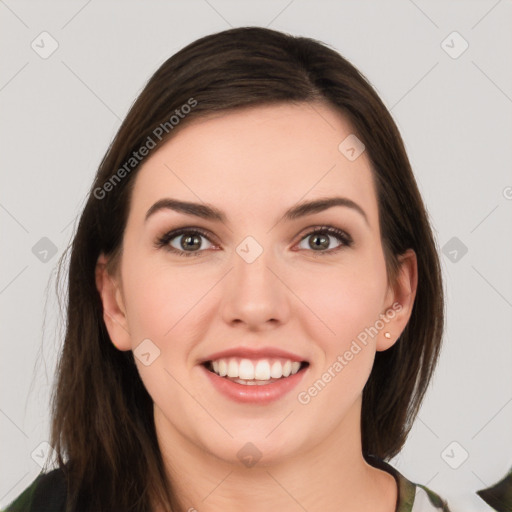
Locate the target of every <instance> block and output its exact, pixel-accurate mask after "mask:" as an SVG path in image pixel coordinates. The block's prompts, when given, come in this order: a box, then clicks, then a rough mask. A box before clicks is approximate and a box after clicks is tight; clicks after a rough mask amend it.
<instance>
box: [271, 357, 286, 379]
mask: <svg viewBox="0 0 512 512" xmlns="http://www.w3.org/2000/svg"><path fill="white" fill-rule="evenodd" d="M270 376H271V377H272V378H273V379H279V378H281V377H282V376H283V365H282V364H281V363H280V362H279V361H274V362H273V363H272V368H271V369H270Z"/></svg>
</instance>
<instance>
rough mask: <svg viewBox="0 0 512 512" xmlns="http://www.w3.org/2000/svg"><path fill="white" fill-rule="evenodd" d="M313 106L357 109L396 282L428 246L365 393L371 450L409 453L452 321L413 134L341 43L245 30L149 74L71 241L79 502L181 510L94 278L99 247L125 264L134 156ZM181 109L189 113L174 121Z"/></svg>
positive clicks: (65, 385) (70, 391)
mask: <svg viewBox="0 0 512 512" xmlns="http://www.w3.org/2000/svg"><path fill="white" fill-rule="evenodd" d="M312 101H323V102H325V103H326V104H328V105H329V106H330V107H331V108H333V109H335V110H336V111H338V112H339V113H340V114H341V115H343V116H345V117H346V118H347V119H348V120H349V122H350V123H351V125H352V127H353V130H354V133H356V134H357V137H358V138H359V139H360V140H361V141H362V142H363V143H364V145H365V146H366V152H367V155H368V156H369V158H370V161H371V165H372V175H373V178H374V180H375V183H376V187H377V196H378V209H379V221H380V225H381V236H382V245H383V248H384V254H385V259H386V268H387V272H388V280H389V282H390V283H393V282H394V279H395V278H396V276H397V271H398V269H399V262H398V256H399V255H401V254H403V253H404V252H405V251H406V250H407V249H408V248H412V249H413V250H414V251H415V252H416V255H417V261H418V288H417V293H416V298H415V303H414V307H413V310H412V313H411V317H410V320H409V322H408V324H407V326H406V328H405V330H404V331H403V332H402V334H401V336H400V339H399V340H398V341H397V342H396V343H395V344H394V345H393V346H392V347H391V348H390V349H388V350H386V351H384V352H377V354H376V358H375V362H374V366H373V369H372V372H371V375H370V377H369V380H368V382H367V384H366V386H365V388H364V390H363V402H362V420H361V422H362V425H361V428H362V446H363V455H364V456H365V457H366V456H369V455H373V456H376V457H379V458H381V459H389V458H391V457H392V456H394V455H396V454H397V453H398V451H399V450H400V449H401V448H402V446H403V444H404V442H405V440H406V437H407V435H408V433H409V431H410V428H411V426H412V422H413V420H414V418H415V416H416V414H417V412H418V409H419V407H420V404H421V402H422V400H423V397H424V394H425V391H426V389H427V387H428V384H429V381H430V379H431V376H432V373H433V370H434V367H435V364H436V362H437V358H438V355H439V351H440V347H441V339H442V332H443V326H444V296H443V286H442V279H441V270H440V263H439V259H438V252H437V248H436V244H435V241H434V238H433V235H432V231H431V227H430V224H429V219H428V215H427V212H426V209H425V206H424V204H423V201H422V198H421V196H420V193H419V191H418V187H417V184H416V181H415V179H414V176H413V173H412V170H411V166H410V163H409V160H408V157H407V154H406V151H405V148H404V144H403V141H402V138H401V136H400V134H399V132H398V129H397V127H396V125H395V122H394V121H393V119H392V117H391V115H390V113H389V112H388V110H387V109H386V107H385V106H384V104H383V103H382V101H381V100H380V98H379V96H378V95H377V93H376V92H375V91H374V89H373V88H372V86H371V85H370V84H369V82H368V80H367V79H366V78H365V77H364V76H363V75H362V74H361V73H360V72H359V71H358V70H357V69H356V68H355V67H354V66H353V65H352V64H350V63H349V62H348V61H347V60H345V59H344V58H343V57H342V56H341V55H340V54H339V53H338V52H337V51H335V50H334V49H331V48H329V47H328V46H327V45H325V44H323V43H321V42H319V41H316V40H314V39H310V38H305V37H296V36H292V35H288V34H285V33H282V32H277V31H274V30H270V29H265V28H259V27H241V28H235V29H231V30H226V31H223V32H219V33H216V34H212V35H208V36H205V37H202V38H201V39H198V40H196V41H195V42H193V43H191V44H189V45H188V46H186V47H185V48H183V49H182V50H181V51H179V52H178V53H176V54H175V55H173V56H172V57H170V58H169V59H168V60H167V61H165V62H164V63H163V64H162V65H161V66H160V68H159V69H158V70H157V71H156V72H155V73H154V75H153V76H152V77H151V78H150V80H149V81H148V82H147V84H146V86H145V88H144V89H143V91H142V92H141V93H140V95H139V96H138V98H137V100H136V101H135V103H134V104H133V106H132V107H131V109H130V111H129V113H128V115H127V116H126V119H125V120H124V122H123V123H122V125H121V127H120V128H119V131H118V132H117V134H116V136H115V138H114V140H113V142H112V143H111V145H110V147H109V148H108V150H107V152H106V154H105V156H104V158H103V160H102V161H101V164H100V166H99V169H98V171H97V174H96V177H95V180H94V183H93V184H92V186H91V189H90V192H89V195H88V198H87V202H86V205H85V207H84V210H83V212H82V215H81V217H80V220H79V224H78V227H77V231H76V234H75V236H74V238H73V241H72V243H71V244H70V247H68V249H70V250H71V256H70V260H69V275H68V287H67V291H68V298H67V322H66V334H65V340H64V346H63V350H62V355H61V357H60V360H59V363H58V375H57V380H56V383H55V387H54V392H53V395H52V432H51V445H52V446H53V447H54V449H55V451H56V453H57V456H58V459H57V460H58V464H59V466H60V467H62V468H63V469H65V471H66V473H67V475H68V506H69V507H70V508H69V510H75V508H74V507H77V509H78V510H83V511H90V512H92V511H94V512H101V511H105V512H107V511H108V512H112V511H113V510H123V511H125V512H126V511H134V512H135V511H149V510H151V505H154V504H155V503H156V502H158V503H161V504H162V506H164V507H165V508H166V509H167V510H173V511H177V510H179V506H178V499H177V496H176V495H175V494H174V492H173V489H172V485H171V483H170V482H168V481H167V479H166V474H165V470H164V465H163V462H162V457H161V454H160V451H159V447H158V443H157V440H156V433H155V427H154V422H153V407H152V405H153V404H152V400H151V397H150V396H149V394H148V393H147V391H146V389H145V387H144V385H143V383H142V381H141V379H140V377H139V374H138V371H137V368H136V365H135V363H134V359H133V354H132V352H131V351H127V352H122V351H119V350H117V349H116V348H115V347H114V345H113V344H112V342H111V341H110V338H109V335H108V332H107V330H106V327H105V324H104V321H103V313H102V303H101V299H100V296H99V293H98V291H97V289H96V286H95V266H96V262H97V259H98V256H99V255H100V253H101V252H104V253H105V254H106V255H107V256H110V257H111V259H110V262H109V265H110V270H111V271H114V270H115V268H116V264H117V262H118V257H119V254H120V249H121V247H122V239H123V233H124V229H125V225H126V221H127V216H128V211H129V208H130V197H131V192H132V188H133V182H134V177H135V175H136V173H137V170H138V169H139V167H140V164H138V163H137V162H135V161H134V160H131V159H133V158H134V156H133V155H134V152H137V151H138V150H139V149H140V148H141V147H142V146H144V145H146V146H147V145H148V140H149V139H148V138H151V139H152V140H153V142H157V143H158V144H163V143H164V142H165V141H166V140H167V139H168V138H169V137H172V136H173V134H174V133H176V132H177V131H178V130H181V129H183V127H186V126H187V124H188V123H189V122H190V121H192V120H194V119H198V118H199V117H201V116H208V115H211V114H212V113H214V112H216V111H228V110H230V109H239V108H242V107H245V106H256V105H269V104H279V103H283V102H295V103H297V102H312ZM184 105H188V106H189V107H188V108H184V107H183V106H184ZM176 109H178V110H179V111H180V112H181V113H182V114H183V115H182V116H179V121H176V119H177V118H176V119H174V120H173V121H170V120H171V118H172V116H173V115H174V116H175V117H176ZM158 127H160V130H157V128H158ZM162 127H163V128H162ZM155 130H156V132H155ZM155 133H158V134H159V136H158V137H156V135H155ZM127 163H129V165H127ZM121 169H124V171H121ZM107 183H109V185H107ZM65 255H66V253H64V255H63V257H62V258H61V261H60V262H59V276H60V273H61V270H62V264H63V259H64V257H65Z"/></svg>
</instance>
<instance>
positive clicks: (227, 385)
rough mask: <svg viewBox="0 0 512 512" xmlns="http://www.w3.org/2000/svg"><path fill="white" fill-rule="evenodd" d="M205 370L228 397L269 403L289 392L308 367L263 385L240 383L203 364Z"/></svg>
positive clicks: (214, 383) (217, 388)
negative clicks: (218, 373) (214, 371)
mask: <svg viewBox="0 0 512 512" xmlns="http://www.w3.org/2000/svg"><path fill="white" fill-rule="evenodd" d="M201 367H202V369H203V371H204V372H205V373H206V375H207V377H208V378H209V379H210V382H211V383H212V384H213V387H214V388H215V389H216V390H217V391H219V392H220V393H222V394H223V395H224V396H226V397H227V398H230V399H231V400H234V401H235V402H241V403H253V404H268V403H270V402H274V401H276V400H279V399H280V398H282V397H283V396H284V395H286V394H287V393H289V392H290V391H291V390H292V389H293V388H294V387H295V386H297V384H298V383H299V382H300V381H301V380H302V377H303V376H304V373H306V371H307V368H308V367H306V368H302V369H301V370H299V371H298V372H297V373H295V374H294V375H290V376H289V377H284V378H281V379H279V380H277V381H275V382H271V383H269V384H262V385H254V386H251V385H246V384H238V383H237V382H233V381H231V380H229V379H226V378H224V377H220V376H219V375H217V374H216V373H213V372H211V371H210V370H208V369H207V368H205V367H204V366H203V365H201Z"/></svg>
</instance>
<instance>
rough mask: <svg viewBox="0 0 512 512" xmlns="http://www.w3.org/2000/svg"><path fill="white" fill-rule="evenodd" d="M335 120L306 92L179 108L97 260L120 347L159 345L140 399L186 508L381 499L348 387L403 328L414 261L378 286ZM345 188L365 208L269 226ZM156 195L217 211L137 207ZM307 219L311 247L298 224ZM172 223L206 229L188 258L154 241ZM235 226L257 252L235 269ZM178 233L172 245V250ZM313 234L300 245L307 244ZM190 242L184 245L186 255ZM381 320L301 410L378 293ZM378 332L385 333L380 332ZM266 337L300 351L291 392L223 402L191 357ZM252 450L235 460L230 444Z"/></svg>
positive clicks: (372, 215) (380, 257)
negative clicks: (207, 108)
mask: <svg viewBox="0 0 512 512" xmlns="http://www.w3.org/2000/svg"><path fill="white" fill-rule="evenodd" d="M351 133H352V130H351V127H350V124H349V123H348V122H347V121H346V120H345V119H344V118H343V117H342V116H341V115H340V114H339V113H337V112H336V111H334V110H333V109H331V108H329V107H328V106H326V105H324V104H322V103H314V104H307V103H304V104H299V105H279V106H264V107H262V106H259V107H252V108H249V109H244V110H237V111H234V112H229V113H225V112H224V113H222V114H220V115H219V114H217V115H216V116H215V117H211V118H208V119H201V120H195V121H194V122H193V123H191V124H190V125H189V126H186V127H184V128H183V130H182V131H180V132H178V133H177V134H176V135H175V137H174V138H172V139H170V140H169V141H167V142H166V143H165V144H164V145H163V146H162V147H160V148H158V149H157V150H155V151H154V153H152V154H151V155H150V156H149V157H148V159H147V160H146V161H145V162H144V163H143V165H142V168H141V169H140V171H139V173H138V175H137V177H136V182H135V187H134V190H133V197H132V202H131V206H130V212H129V218H128V223H127V227H126V230H125V233H124V239H123V254H122V259H121V264H120V267H119V272H117V273H116V275H113V276H110V275H108V274H107V272H106V269H105V262H106V258H105V256H104V255H101V256H100V258H99V259H98V265H97V274H96V275H97V278H96V279H97V287H98V290H99V292H100V294H101V297H102V301H103V306H104V320H105V323H106V326H107V328H108V331H109V334H110V337H111V339H112V342H113V343H114V344H115V346H116V347H117V348H118V349H119V350H133V349H135V348H136V347H137V346H138V345H139V344H140V343H141V341H142V340H144V339H147V338H149V339H150V340H152V342H153V343H154V344H155V345H156V346H157V347H158V348H159V350H160V356H159V357H157V358H156V359H155V360H154V362H153V363H152V364H151V365H149V366H145V365H144V364H142V363H141V362H140V361H139V360H138V359H137V358H135V361H136V363H137V366H138V370H139V373H140V376H141V378H142V380H143V382H144V384H145V386H146V388H147V390H148V392H149V393H150V395H151V397H152V398H153V401H154V417H155V425H156V429H157V435H158V440H159V444H160V447H161V451H162V454H163V456H164V460H165V461H166V469H167V472H168V475H169V477H170V478H171V481H172V483H173V485H174V488H175V489H177V491H178V493H179V494H178V495H179V496H180V499H181V500H182V503H183V506H184V509H185V510H188V509H189V508H191V507H195V509H197V510H198V511H221V510H222V511H230V510H233V511H234V510H246V511H261V510H287V511H295V510H297V511H301V510H303V508H302V507H304V508H305V509H306V510H308V511H309V512H314V511H320V510H321V511H324V512H325V511H330V510H333V511H334V510H340V504H343V505H344V506H345V507H346V508H345V509H346V510H351V511H356V512H359V511H370V510H371V511H373V512H375V511H377V512H378V511H388V512H389V511H393V510H395V503H396V499H397V489H396V484H395V481H394V479H393V477H392V476H391V475H390V474H388V473H387V472H384V471H381V470H379V469H376V468H373V467H372V466H369V465H368V464H367V463H366V462H365V461H364V459H363V456H362V452H361V430H360V413H361V398H362V390H363V387H364V385H365V383H366V381H367V379H368V377H369V375H370V372H371V368H372V364H373V360H374V356H375V352H376V351H377V350H386V349H387V348H389V347H390V346H392V345H393V344H394V343H395V341H396V340H397V338H398V337H399V335H400V333H401V332H402V331H403V329H404V328H405V326H406V324H407V322H408V320H409V317H410V314H411V310H412V306H413V302H414V297H415V294H416V286H417V263H416V255H415V254H414V252H413V251H412V250H409V251H408V252H407V253H406V255H405V256H404V257H403V262H402V266H401V273H400V276H399V279H398V282H397V283H395V284H394V285H393V286H388V283H387V275H386V267H385V260H384V253H383V249H382V245H381V240H380V227H379V218H378V210H377V196H376V191H375V188H374V184H373V181H372V176H371V170H370V163H369V160H368V158H367V155H366V153H363V154H362V155H361V156H360V157H359V158H357V159H356V160H355V161H352V162H351V161H349V160H348V159H347V158H346V157H345V156H344V155H343V154H342V153H341V152H340V151H339V150H338V145H339V144H340V142H341V141H342V140H344V139H345V138H346V137H347V136H348V135H349V134H351ZM330 196H344V197H347V198H350V199H351V200H353V201H355V202H356V203H357V204H359V206H361V208H363V210H364V211H365V212H366V215H367V217H368V224H367V223H366V221H365V220H364V218H363V216H361V215H360V214H359V213H358V212H356V211H355V210H353V209H350V208H347V207H342V206H341V207H340V206H336V207H333V208H330V209H328V210H325V211H322V212H319V213H315V214H312V215H309V216H307V217H303V218H298V219H295V220H291V221H280V222H278V221H279V219H280V217H281V216H282V215H283V213H284V211H285V210H286V209H288V208H289V207H291V206H294V205H296V204H297V203H298V202H302V201H309V200H313V199H317V198H320V197H330ZM164 197H172V198H175V199H180V200H184V201H193V202H198V203H201V202H205V203H208V204H211V205H213V206H215V207H217V208H219V209H221V210H223V211H224V212H225V213H226V216H227V221H226V223H222V222H218V221H212V220H203V219H200V218H197V217H192V216H190V215H185V214H183V213H177V212H174V211H171V210H164V211H159V212H157V213H155V214H154V215H153V216H151V217H150V218H149V219H148V220H147V222H144V217H145V215H146V212H147V210H148V209H149V208H150V207H151V206H152V205H153V204H154V203H155V202H156V201H158V200H159V199H162V198H164ZM322 225H328V226H334V227H337V228H339V229H341V230H343V231H345V232H347V233H348V234H349V235H350V236H351V237H352V239H353V244H352V245H351V246H342V247H341V249H340V250H338V251H335V249H336V248H338V247H339V246H340V245H342V244H343V242H340V241H339V240H338V239H336V238H335V237H332V236H331V237H330V240H331V242H330V245H329V246H328V248H323V249H321V251H323V252H322V253H320V252H319V251H318V250H317V251H315V250H314V249H312V248H311V246H310V244H309V242H310V241H311V239H313V241H314V239H315V236H314V235H313V236H311V235H310V236H306V235H308V234H309V233H310V232H311V231H313V229H314V228H316V227H320V226H322ZM181 227H198V228H202V229H203V230H205V231H207V233H209V234H210V235H211V236H210V240H211V241H209V240H208V239H206V238H201V239H200V240H202V245H201V248H200V251H199V252H201V255H199V256H197V257H195V256H190V257H181V256H178V255H176V254H173V253H170V252H167V251H166V250H165V249H162V248H160V249H157V248H155V247H154V246H153V244H154V242H155V240H157V239H158V238H159V237H160V236H162V235H164V234H165V233H166V232H168V231H170V230H172V229H177V228H181ZM247 236H252V237H253V238H254V239H255V240H256V241H257V242H258V243H259V245H260V246H261V247H262V248H263V253H262V254H261V255H260V256H259V257H258V258H257V259H256V260H255V261H254V262H252V263H250V264H249V263H247V262H246V261H245V260H244V259H243V258H241V257H240V256H239V254H238V253H237V252H236V248H237V246H239V244H240V243H241V242H242V241H243V240H244V239H245V238H246V237H247ZM181 241H182V237H179V236H178V237H177V238H174V239H173V241H172V242H170V243H172V245H173V247H175V248H181V249H182V250H183V246H182V245H181V244H180V242H181ZM311 244H313V242H311ZM195 250H196V252H197V249H195ZM397 302H398V303H399V304H400V305H401V309H400V311H395V314H394V315H393V318H392V319H390V320H389V322H388V323H387V324H386V326H385V328H384V329H381V330H380V331H379V333H378V335H376V336H375V337H373V338H372V337H369V340H368V344H367V345H366V346H362V347H363V348H362V350H361V351H360V352H358V353H357V355H355V356H354V357H353V359H352V360H351V361H350V362H349V363H348V364H347V365H346V366H345V367H344V368H343V370H342V371H341V372H339V373H337V374H336V377H335V378H333V379H332V380H331V382H329V383H328V384H327V385H326V386H325V388H324V389H323V390H322V391H321V392H320V393H318V395H317V396H316V397H314V398H313V399H312V400H311V401H310V402H309V403H308V404H307V405H306V404H301V403H299V401H298V400H297V394H298V392H300V391H304V390H307V389H308V387H310V386H311V385H312V384H313V383H314V382H315V381H317V380H318V379H319V378H320V377H321V375H322V374H323V373H324V372H325V371H326V370H327V369H328V368H329V367H330V366H332V365H333V363H334V362H335V361H336V359H337V357H338V355H340V354H344V352H345V351H346V350H348V349H349V348H350V346H351V343H352V341H353V340H354V339H356V337H357V335H358V334H359V333H360V332H361V331H364V329H365V328H367V327H370V326H373V325H374V324H375V322H376V321H377V320H378V319H379V318H380V316H379V315H381V314H382V315H385V314H386V312H387V311H389V310H393V307H392V305H393V304H394V303H397ZM386 331H387V332H389V333H390V334H391V337H390V339H387V338H386V337H385V336H384V332H386ZM238 346H244V347H262V346H275V347H279V348H281V349H284V350H288V351H291V352H293V353H295V354H298V355H300V356H302V357H303V359H305V360H307V361H309V363H310V366H309V368H308V371H307V374H306V375H305V376H304V377H303V380H302V382H301V383H300V384H299V386H298V388H295V389H294V390H292V391H291V392H290V393H288V394H287V395H285V396H284V397H283V398H281V399H279V400H278V401H277V402H274V403H271V404H268V405H265V406H262V405H249V404H240V403H235V402H233V401H231V400H229V399H227V398H225V397H224V396H223V395H220V394H219V393H218V392H217V391H216V390H215V389H213V388H212V386H211V384H210V383H209V380H208V379H207V378H206V377H205V375H204V373H203V370H202V369H201V368H200V366H199V365H198V361H199V360H200V359H201V358H204V357H206V356H208V355H210V354H212V353H214V352H217V351H220V350H224V349H227V348H232V347H238ZM247 442H251V443H253V444H254V445H255V446H256V447H257V448H258V450H259V451H260V452H261V454H262V456H261V459H260V460H259V461H258V463H257V464H256V465H254V466H252V467H250V468H249V467H246V466H245V465H244V464H242V463H241V462H240V460H239V458H238V457H237V452H238V451H239V450H240V449H241V448H242V447H243V446H244V445H245V444H246V443H247Z"/></svg>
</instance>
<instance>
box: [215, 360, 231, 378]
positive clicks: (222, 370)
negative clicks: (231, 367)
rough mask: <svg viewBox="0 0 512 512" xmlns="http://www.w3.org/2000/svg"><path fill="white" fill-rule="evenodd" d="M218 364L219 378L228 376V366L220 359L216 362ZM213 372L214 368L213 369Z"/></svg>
mask: <svg viewBox="0 0 512 512" xmlns="http://www.w3.org/2000/svg"><path fill="white" fill-rule="evenodd" d="M218 363H219V375H220V376H221V377H225V376H226V375H227V374H228V365H227V363H226V360H225V359H221V360H219V361H218ZM214 370H215V368H214Z"/></svg>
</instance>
